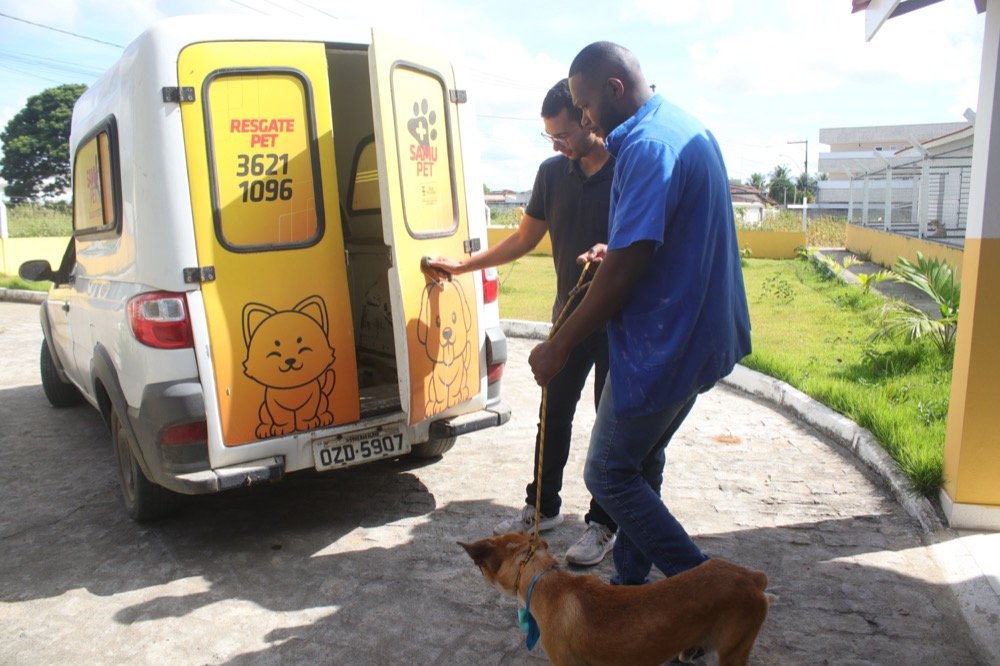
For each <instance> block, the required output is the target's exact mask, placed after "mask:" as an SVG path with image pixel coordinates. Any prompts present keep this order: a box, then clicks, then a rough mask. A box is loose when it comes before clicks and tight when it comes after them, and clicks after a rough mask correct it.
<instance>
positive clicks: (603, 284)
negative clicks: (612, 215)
mask: <svg viewBox="0 0 1000 666" xmlns="http://www.w3.org/2000/svg"><path fill="white" fill-rule="evenodd" d="M654 250H655V246H654V244H653V241H638V242H636V243H633V244H632V245H630V246H628V247H626V248H623V249H620V250H610V251H609V252H608V253H607V254H606V255H604V260H603V261H602V262H601V268H600V270H598V271H597V274H596V275H595V276H594V279H593V281H592V282H591V283H590V287H589V288H588V289H587V293H586V295H584V297H583V300H582V301H580V305H579V306H578V307H577V308H576V310H574V311H573V314H571V315H570V316H569V319H567V320H566V321H565V322H564V323H563V325H562V326H561V327H560V328H559V330H558V331H556V332H555V334H554V335H553V336H552V338H550V339H549V340H547V341H545V342H543V343H541V344H540V345H538V346H536V347H535V348H534V349H533V350H532V351H531V354H530V356H529V357H528V362H529V363H530V364H531V371H532V372H533V373H534V375H535V381H536V382H537V383H538V385H539V386H545V385H546V384H548V383H549V381H550V380H551V379H552V377H554V376H555V374H556V373H557V372H559V370H561V369H562V367H563V365H564V364H565V363H566V358H567V357H568V356H569V352H570V350H572V349H573V347H575V346H576V345H577V344H579V343H580V342H581V341H582V340H583V339H584V338H586V337H587V336H588V335H589V334H590V333H591V332H592V331H594V330H595V329H597V328H598V327H599V326H603V325H604V324H605V323H606V322H607V321H608V319H610V318H611V316H612V315H614V314H615V313H616V312H618V311H619V310H620V309H621V307H622V304H624V303H625V301H626V299H628V297H629V295H631V293H632V289H633V288H634V287H635V284H636V282H638V281H639V278H640V277H642V274H643V273H644V272H645V270H646V265H647V264H648V263H649V259H650V257H652V256H653V252H654Z"/></svg>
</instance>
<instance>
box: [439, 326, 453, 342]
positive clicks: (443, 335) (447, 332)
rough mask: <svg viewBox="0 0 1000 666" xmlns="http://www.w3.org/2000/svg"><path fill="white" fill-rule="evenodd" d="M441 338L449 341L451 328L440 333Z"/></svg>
mask: <svg viewBox="0 0 1000 666" xmlns="http://www.w3.org/2000/svg"><path fill="white" fill-rule="evenodd" d="M441 337H443V338H444V339H445V340H451V326H449V327H447V328H445V329H444V330H443V331H441Z"/></svg>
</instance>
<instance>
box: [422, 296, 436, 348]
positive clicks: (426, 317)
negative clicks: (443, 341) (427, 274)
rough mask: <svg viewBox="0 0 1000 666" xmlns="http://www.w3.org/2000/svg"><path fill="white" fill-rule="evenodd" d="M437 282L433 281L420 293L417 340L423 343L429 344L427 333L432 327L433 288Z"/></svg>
mask: <svg viewBox="0 0 1000 666" xmlns="http://www.w3.org/2000/svg"><path fill="white" fill-rule="evenodd" d="M435 284H437V283H436V282H431V283H430V284H428V285H427V286H426V287H424V290H423V291H422V292H421V293H420V316H419V317H418V318H417V340H418V341H419V342H420V344H422V345H426V344H427V333H428V330H429V329H430V325H431V322H430V319H431V290H432V289H434V285H435Z"/></svg>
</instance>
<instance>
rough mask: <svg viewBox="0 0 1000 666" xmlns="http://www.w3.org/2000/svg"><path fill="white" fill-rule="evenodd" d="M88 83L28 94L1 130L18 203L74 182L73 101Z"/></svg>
mask: <svg viewBox="0 0 1000 666" xmlns="http://www.w3.org/2000/svg"><path fill="white" fill-rule="evenodd" d="M86 89H87V86H85V85H83V84H80V83H67V84H64V85H61V86H56V87H55V88H48V89H47V90H43V91H42V92H40V93H39V94H37V95H34V96H32V97H29V98H28V101H27V103H25V105H24V108H23V109H21V110H20V111H18V113H17V115H15V116H14V117H13V118H11V120H10V122H8V123H7V127H6V128H4V131H3V132H0V142H2V143H3V165H2V166H0V178H3V179H4V180H6V181H7V196H8V198H9V199H10V202H11V203H14V204H17V203H22V202H25V201H33V200H38V199H43V198H46V197H57V196H60V195H62V194H64V193H65V192H66V190H67V189H69V185H70V161H69V128H70V120H71V119H72V116H73V105H74V104H75V103H76V100H77V99H78V98H79V97H80V95H82V94H83V91H84V90H86Z"/></svg>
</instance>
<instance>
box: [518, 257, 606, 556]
mask: <svg viewBox="0 0 1000 666" xmlns="http://www.w3.org/2000/svg"><path fill="white" fill-rule="evenodd" d="M588 271H590V262H589V261H588V262H587V263H585V264H584V265H583V270H582V271H580V277H579V279H577V281H576V286H575V287H573V288H572V289H571V290H570V292H569V294H568V295H567V296H566V302H565V303H564V304H563V307H562V310H560V312H559V316H558V317H556V321H555V323H554V324H552V328H551V329H549V335H548V337H547V338H546V339H547V340H551V339H552V336H553V335H555V333H556V331H557V330H559V327H560V326H562V323H563V320H564V319H565V318H566V315H567V314H569V310H570V306H571V305H572V304H573V302H574V301H575V300H576V297H577V296H579V295H580V294H582V293H583V292H584V291H586V290H587V288H588V287H589V286H590V283H589V282H584V279H585V278H586V277H587V273H588ZM548 404H549V387H548V386H543V387H542V415H541V423H540V425H539V429H538V462H537V463H536V464H535V526H534V530H533V531H532V535H531V548H530V549H529V550H528V556H527V557H526V558H524V561H523V562H522V563H521V567H522V568H523V567H524V565H525V564H527V563H528V560H530V559H531V557H532V556H533V555H534V554H535V548H536V547H537V545H538V531H539V530H538V524H539V523H540V522H541V519H542V462H543V461H544V459H545V413H546V412H547V411H548ZM520 573H521V572H520V570H519V571H518V575H520Z"/></svg>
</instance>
